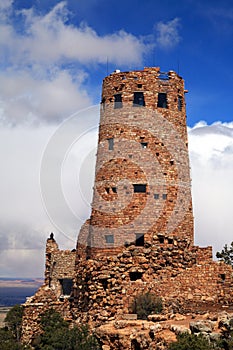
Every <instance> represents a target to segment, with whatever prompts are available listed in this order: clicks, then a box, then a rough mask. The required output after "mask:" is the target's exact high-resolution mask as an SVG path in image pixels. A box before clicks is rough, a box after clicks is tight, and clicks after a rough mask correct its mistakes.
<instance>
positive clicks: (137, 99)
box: [133, 91, 145, 107]
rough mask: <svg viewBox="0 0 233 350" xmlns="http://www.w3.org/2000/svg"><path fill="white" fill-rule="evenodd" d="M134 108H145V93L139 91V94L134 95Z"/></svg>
mask: <svg viewBox="0 0 233 350" xmlns="http://www.w3.org/2000/svg"><path fill="white" fill-rule="evenodd" d="M133 106H134V107H142V106H145V101H144V95H143V92H141V91H137V92H135V93H134V98H133Z"/></svg>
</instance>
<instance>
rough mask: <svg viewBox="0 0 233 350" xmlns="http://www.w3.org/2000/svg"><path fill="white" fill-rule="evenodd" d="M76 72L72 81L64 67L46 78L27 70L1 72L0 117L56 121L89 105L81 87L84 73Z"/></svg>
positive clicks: (17, 121) (13, 121) (14, 121)
mask: <svg viewBox="0 0 233 350" xmlns="http://www.w3.org/2000/svg"><path fill="white" fill-rule="evenodd" d="M37 74H38V75H39V72H38V73H37ZM77 74H78V76H79V80H77V79H76V81H74V80H73V78H72V76H71V74H70V72H68V71H66V70H63V71H62V70H55V72H54V73H53V74H52V76H50V77H47V78H46V77H45V78H44V77H42V78H40V77H37V76H36V74H35V73H34V72H33V71H26V70H25V71H24V70H16V71H14V70H11V69H8V70H7V71H5V72H2V73H0V82H1V84H0V120H2V122H3V123H4V124H9V125H16V124H21V123H28V124H33V123H39V122H40V123H41V122H44V121H47V122H54V121H56V122H57V121H61V120H62V119H65V118H67V117H68V116H69V115H70V114H72V113H74V112H75V111H76V110H78V109H81V108H84V107H86V106H88V105H89V104H90V103H91V99H90V97H89V96H88V94H87V92H86V91H85V90H83V89H82V83H83V80H84V79H85V73H84V72H83V71H80V72H79V71H77ZM50 75H51V74H50Z"/></svg>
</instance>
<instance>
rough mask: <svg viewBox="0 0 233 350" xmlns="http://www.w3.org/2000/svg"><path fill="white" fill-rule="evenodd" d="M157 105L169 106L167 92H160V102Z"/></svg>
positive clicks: (161, 106)
mask: <svg viewBox="0 0 233 350" xmlns="http://www.w3.org/2000/svg"><path fill="white" fill-rule="evenodd" d="M157 107H160V108H167V94H166V93H164V92H160V93H159V94H158V104H157Z"/></svg>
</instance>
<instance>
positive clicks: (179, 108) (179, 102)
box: [178, 96, 183, 111]
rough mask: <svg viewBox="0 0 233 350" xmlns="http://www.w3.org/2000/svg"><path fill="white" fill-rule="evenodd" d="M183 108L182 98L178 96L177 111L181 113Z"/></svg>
mask: <svg viewBox="0 0 233 350" xmlns="http://www.w3.org/2000/svg"><path fill="white" fill-rule="evenodd" d="M182 107H183V98H182V96H178V111H182Z"/></svg>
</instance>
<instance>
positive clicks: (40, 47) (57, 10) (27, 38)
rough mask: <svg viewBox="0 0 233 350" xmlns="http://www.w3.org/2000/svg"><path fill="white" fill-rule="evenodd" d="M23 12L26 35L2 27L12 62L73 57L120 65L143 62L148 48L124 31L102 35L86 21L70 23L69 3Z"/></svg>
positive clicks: (47, 62)
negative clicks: (48, 8) (40, 12)
mask: <svg viewBox="0 0 233 350" xmlns="http://www.w3.org/2000/svg"><path fill="white" fill-rule="evenodd" d="M21 14H22V15H23V16H24V18H25V22H24V27H25V30H24V32H23V34H22V33H17V32H16V31H15V30H13V28H12V27H9V26H6V24H4V25H3V27H2V29H3V30H1V32H2V33H3V34H2V40H1V42H0V43H4V48H5V49H6V47H7V49H8V50H9V52H12V53H13V55H11V57H9V58H10V59H11V62H12V63H15V62H16V63H17V64H19V62H20V63H21V64H23V65H25V64H33V63H35V62H36V63H40V64H50V63H52V64H53V65H54V64H55V63H57V64H58V63H61V62H65V61H67V60H70V61H76V62H80V63H84V64H87V63H95V64H96V63H105V62H106V59H107V58H108V60H109V62H112V63H115V64H119V65H122V64H132V63H134V64H139V63H141V61H142V55H143V52H144V51H145V50H146V49H147V48H146V45H145V44H144V43H143V41H141V40H140V39H138V38H137V37H135V36H134V35H132V34H130V33H127V32H125V31H124V30H120V31H119V32H116V33H113V34H108V35H105V36H100V35H98V34H97V33H96V31H95V30H94V29H92V28H91V27H90V26H88V25H87V24H85V23H81V24H80V26H74V25H72V24H69V23H68V22H67V16H68V11H67V7H66V3H65V2H60V3H58V4H57V5H56V6H54V8H52V10H51V11H50V12H48V13H47V14H45V15H43V16H40V15H37V14H36V13H35V12H34V10H33V9H32V8H31V9H29V10H23V11H21ZM0 29H1V28H0ZM6 39H7V41H6Z"/></svg>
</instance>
